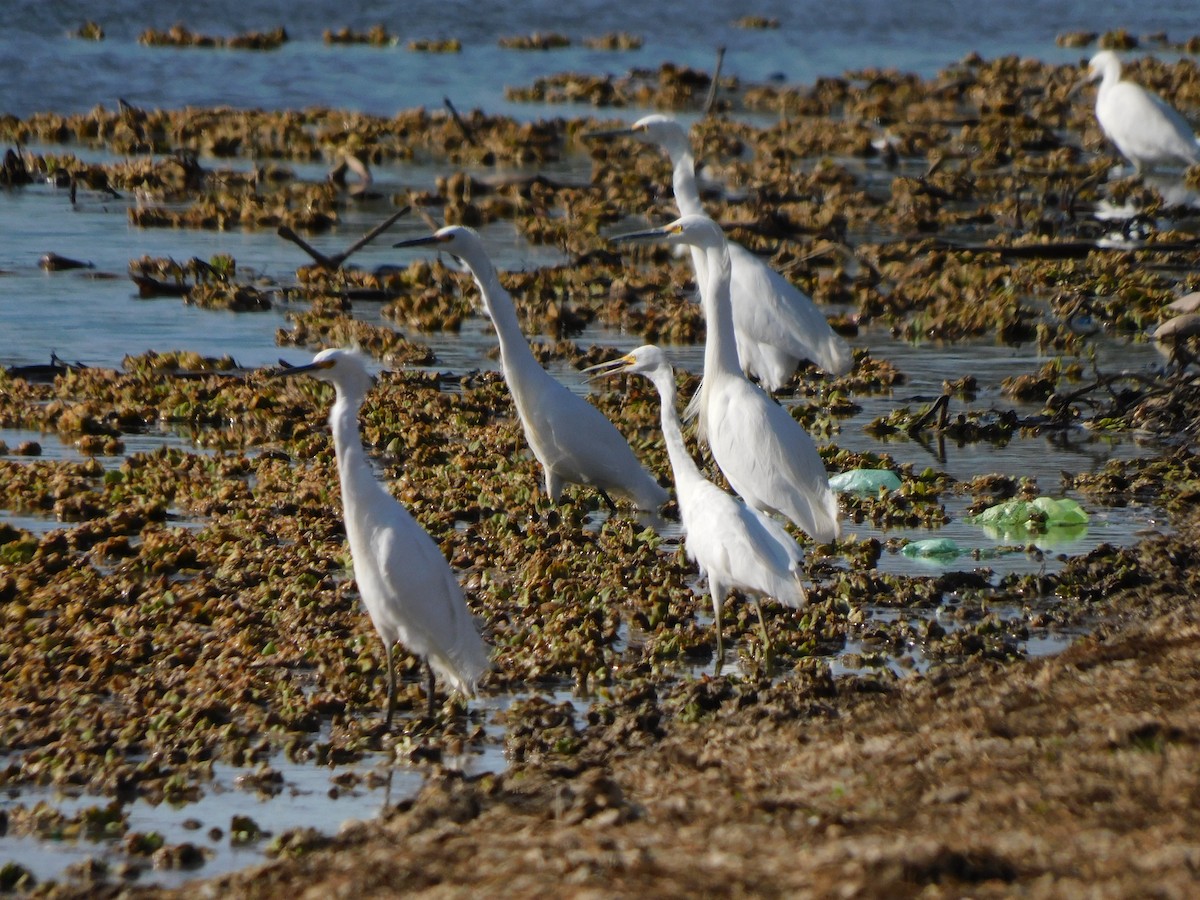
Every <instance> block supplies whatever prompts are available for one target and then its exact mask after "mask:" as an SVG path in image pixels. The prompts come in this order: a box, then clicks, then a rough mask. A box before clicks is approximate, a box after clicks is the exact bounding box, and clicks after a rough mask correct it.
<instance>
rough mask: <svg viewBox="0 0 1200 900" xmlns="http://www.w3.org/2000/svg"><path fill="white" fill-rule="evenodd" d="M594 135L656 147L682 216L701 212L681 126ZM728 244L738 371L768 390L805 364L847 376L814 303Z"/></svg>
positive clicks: (699, 269)
mask: <svg viewBox="0 0 1200 900" xmlns="http://www.w3.org/2000/svg"><path fill="white" fill-rule="evenodd" d="M592 136H593V137H619V136H629V137H633V138H636V139H637V140H639V141H641V142H642V143H646V144H658V145H659V146H661V147H662V148H663V149H664V150H666V151H667V155H668V156H670V158H671V160H672V163H673V165H674V172H673V176H672V183H673V186H674V189H675V204H676V205H677V206H678V207H679V214H680V215H683V216H687V215H697V214H698V215H703V214H704V205H703V204H702V203H701V202H700V191H699V190H698V189H697V187H696V173H695V169H696V164H695V160H694V159H693V157H692V148H691V144H690V143H689V142H688V134H687V131H685V130H684V128H683V126H682V125H681V124H679V122H677V121H675V120H674V119H672V118H670V117H669V116H664V115H659V114H657V113H656V114H654V115H649V116H646V117H645V118H642V119H638V121H636V122H634V123H633V125H632V126H630V127H629V128H627V129H620V130H616V131H601V132H594V133H593V135H592ZM728 244H729V258H730V262H731V264H732V267H733V269H732V275H731V283H730V293H731V297H732V302H733V329H734V335H735V336H736V339H737V353H738V360H739V363H740V365H741V367H742V370H743V371H745V372H747V373H749V374H750V375H753V376H754V377H756V378H757V379H758V380H759V382H761V383H762V385H763V386H764V387H765V388H766V389H767V390H769V391H777V390H779V389H780V388H782V387H783V386H784V385H785V384H787V383H788V381H790V380H791V377H792V375H793V374H794V373H795V371H796V366H797V365H798V363H799V361H800V360H802V359H807V360H810V361H812V362H814V363H816V365H817V367H818V368H820V369H822V370H823V371H825V372H828V373H829V374H830V375H845V374H846V373H847V372H849V371H850V369H851V368H853V366H854V354H853V353H852V352H851V350H850V345H849V344H847V343H846V341H845V340H844V339H843V338H842V337H841V336H840V335H838V334H837V333H835V332H834V330H833V329H832V328H830V327H829V322H828V321H826V319H825V316H823V315H822V314H821V311H820V310H818V309H817V307H816V306H814V305H813V302H812V300H811V299H810V298H809V297H808V296H807V295H805V294H804V293H803V292H802V291H801V290H800V289H799V288H797V287H796V286H795V285H793V284H792V283H791V282H790V281H788V280H787V279H786V278H784V277H783V276H782V275H780V274H779V273H778V272H776V271H775V270H774V269H772V268H771V267H770V266H769V265H767V264H766V263H765V262H764V261H763V260H762V259H760V258H759V257H758V256H756V255H755V254H753V253H751V252H750V251H749V250H747V249H746V248H745V247H743V246H742V245H741V244H738V243H736V242H735V241H729V242H728ZM691 253H692V266H693V270H694V271H695V273H696V283H697V286H698V287H699V289H700V295H701V296H703V295H704V283H705V281H706V279H707V272H706V269H705V262H704V253H703V251H701V250H697V249H695V248H692V251H691Z"/></svg>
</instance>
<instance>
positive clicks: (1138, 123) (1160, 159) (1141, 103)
mask: <svg viewBox="0 0 1200 900" xmlns="http://www.w3.org/2000/svg"><path fill="white" fill-rule="evenodd" d="M1096 80H1099V81H1100V88H1099V90H1098V91H1097V92H1096V121H1098V122H1099V123H1100V128H1101V130H1102V131H1103V132H1104V133H1105V134H1106V135H1107V136H1108V138H1109V140H1111V141H1112V142H1113V143H1114V144H1116V145H1117V149H1118V150H1120V151H1121V155H1122V156H1124V157H1125V158H1126V159H1128V160H1129V161H1130V162H1131V163H1133V165H1134V168H1135V169H1137V171H1138V172H1141V171H1142V170H1143V169H1153V168H1157V167H1161V166H1170V165H1175V166H1190V165H1194V164H1195V163H1200V143H1198V142H1197V140H1196V135H1195V132H1193V131H1192V126H1191V125H1189V124H1188V121H1187V119H1185V118H1184V117H1183V116H1181V115H1180V114H1179V113H1178V112H1177V111H1176V110H1175V109H1174V108H1173V107H1171V105H1170V104H1168V103H1167V102H1166V101H1165V100H1163V99H1162V97H1159V96H1158V95H1157V94H1154V93H1152V92H1150V91H1148V90H1146V89H1145V88H1144V87H1142V86H1141V85H1140V84H1137V83H1136V82H1133V81H1127V80H1126V81H1122V80H1121V59H1120V57H1118V56H1117V54H1115V53H1113V51H1111V50H1101V51H1100V52H1099V53H1097V54H1096V55H1095V56H1093V57H1092V59H1091V62H1090V63H1089V64H1088V75H1087V78H1086V79H1085V81H1084V82H1083V84H1086V83H1088V82H1092V81H1096ZM1080 86H1081V87H1082V84H1081V85H1080Z"/></svg>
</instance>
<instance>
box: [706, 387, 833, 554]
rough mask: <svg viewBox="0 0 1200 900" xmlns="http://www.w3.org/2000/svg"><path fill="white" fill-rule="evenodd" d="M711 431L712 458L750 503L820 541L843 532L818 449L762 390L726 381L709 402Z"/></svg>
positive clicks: (801, 429) (802, 430) (789, 416)
mask: <svg viewBox="0 0 1200 900" xmlns="http://www.w3.org/2000/svg"><path fill="white" fill-rule="evenodd" d="M708 430H709V443H710V446H711V448H712V454H713V458H714V459H715V460H716V461H717V465H719V466H720V467H721V471H722V472H724V473H725V477H726V478H728V479H729V483H730V484H731V485H732V486H733V489H734V490H735V491H737V492H738V493H739V494H741V495H742V497H744V498H745V499H746V502H747V503H749V504H750V505H751V506H754V507H756V508H758V509H762V510H768V511H776V512H779V513H781V514H783V515H784V516H787V517H788V518H789V519H791V520H792V521H793V522H795V523H796V524H797V525H799V526H800V528H802V529H803V530H804V531H805V532H806V533H807V534H809V535H810V536H811V537H812V538H813V539H814V540H817V541H821V542H825V541H831V540H834V539H836V538H837V537H838V536H839V535H840V534H841V525H840V521H839V514H838V507H837V496H836V495H835V494H834V493H833V491H832V490H830V488H829V477H828V475H827V474H826V472H825V464H824V462H822V460H821V455H820V454H819V453H818V452H817V448H816V445H815V444H814V443H813V440H812V438H811V437H809V435H808V432H807V431H805V430H804V428H803V427H802V426H801V425H800V423H799V422H797V421H796V420H795V419H793V418H792V416H791V414H790V413H789V412H788V411H787V410H786V409H784V408H783V407H782V406H780V405H779V404H778V403H775V402H774V401H773V400H771V399H770V398H769V397H767V395H766V394H765V393H763V391H762V390H761V389H760V388H758V387H756V386H755V385H752V384H750V382H748V381H746V380H744V379H741V378H736V379H733V378H731V379H726V380H723V381H722V382H721V386H720V387H719V388H718V389H717V390H715V391H714V392H713V396H712V398H711V399H710V401H709V411H708Z"/></svg>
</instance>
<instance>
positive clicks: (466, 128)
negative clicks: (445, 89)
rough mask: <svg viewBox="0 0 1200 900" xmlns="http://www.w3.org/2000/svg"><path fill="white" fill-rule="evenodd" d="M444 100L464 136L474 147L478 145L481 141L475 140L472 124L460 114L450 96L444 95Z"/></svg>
mask: <svg viewBox="0 0 1200 900" xmlns="http://www.w3.org/2000/svg"><path fill="white" fill-rule="evenodd" d="M442 102H443V103H445V104H446V109H447V110H449V112H450V115H451V117H452V118H453V119H454V124H455V125H457V126H458V130H459V131H461V132H462V133H463V137H465V138H466V139H467V143H468V144H470V145H471V146H472V147H478V146H479V141H477V140H475V132H473V131H472V130H471V126H470V125H468V124H467V123H466V122H465V121H463V117H462V116H460V115H459V114H458V110H457V109H455V108H454V104H453V103H451V102H450V98H449V97H443V98H442Z"/></svg>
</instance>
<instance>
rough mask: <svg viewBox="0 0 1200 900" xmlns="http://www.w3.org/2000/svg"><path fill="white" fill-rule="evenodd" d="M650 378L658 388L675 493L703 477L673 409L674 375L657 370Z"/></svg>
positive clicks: (664, 437)
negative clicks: (673, 476) (673, 475)
mask: <svg viewBox="0 0 1200 900" xmlns="http://www.w3.org/2000/svg"><path fill="white" fill-rule="evenodd" d="M651 378H652V379H653V381H654V386H655V387H656V388H658V396H659V400H660V401H661V403H662V412H661V418H662V430H663V440H664V441H665V442H666V445H667V456H668V457H669V458H670V460H671V471H672V472H674V473H675V487H676V493H677V494H678V493H679V492H680V490H679V489H680V488H681V487H683V486H684V485H686V484H687V483H688V482H693V481H699V480H702V479H703V478H704V476H703V475H701V474H700V469H699V468H698V467H697V466H696V461H695V460H694V459H692V455H691V454H690V453H688V450H687V444H685V443H684V440H683V428H682V426H681V425H680V424H679V413H678V412H676V410H675V377H674V375H672V373H671V372H669V371H657V372H655V373H654V374H653V375H652V376H651Z"/></svg>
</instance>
